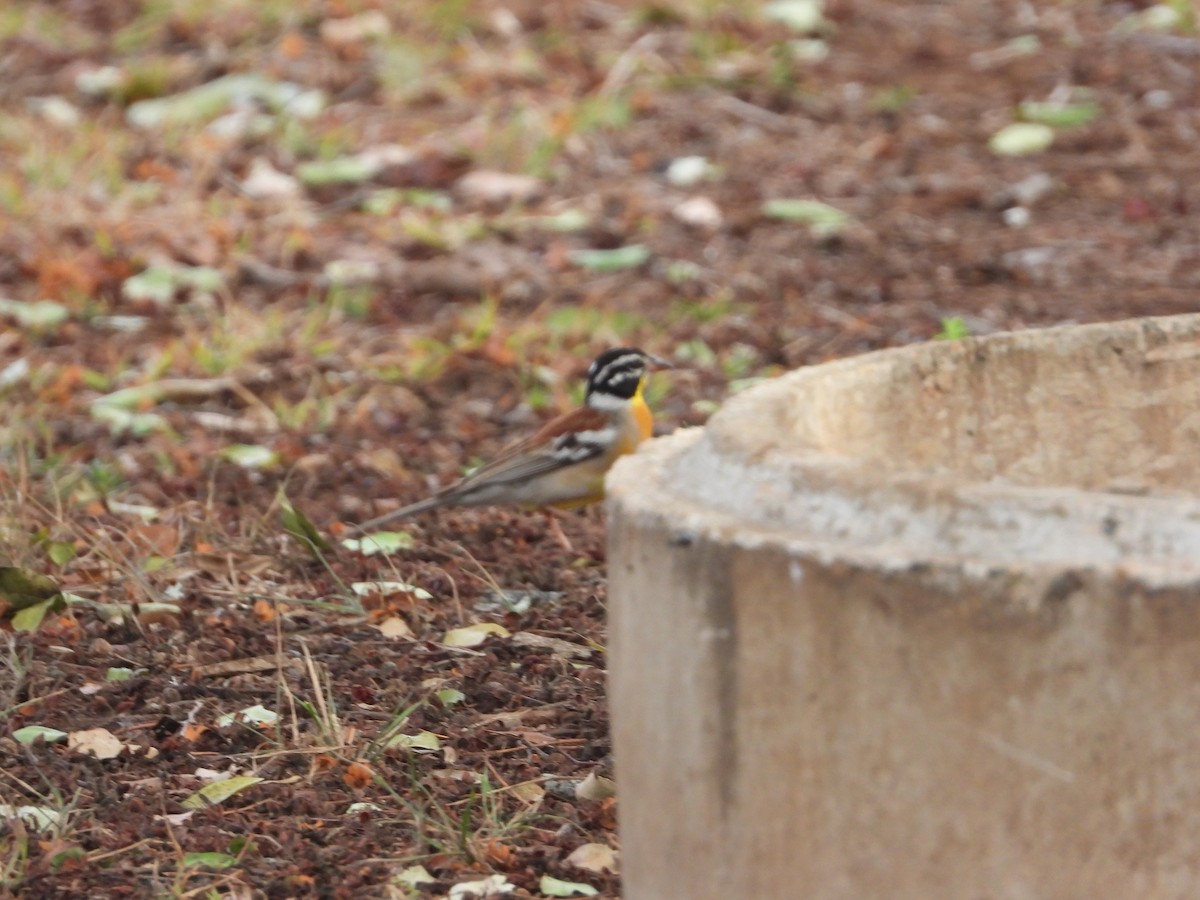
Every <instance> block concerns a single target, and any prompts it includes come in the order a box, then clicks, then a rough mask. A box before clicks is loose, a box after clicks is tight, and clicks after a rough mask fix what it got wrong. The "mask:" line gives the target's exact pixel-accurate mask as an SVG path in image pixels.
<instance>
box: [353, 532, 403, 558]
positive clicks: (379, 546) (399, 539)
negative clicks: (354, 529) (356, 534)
mask: <svg viewBox="0 0 1200 900" xmlns="http://www.w3.org/2000/svg"><path fill="white" fill-rule="evenodd" d="M413 543H414V541H413V536H412V535H411V534H409V533H408V532H407V531H379V532H376V533H375V534H368V535H364V536H363V537H361V538H344V539H343V540H342V546H343V547H345V548H346V549H347V550H353V551H355V552H356V553H361V554H362V555H363V556H375V555H376V554H380V553H381V554H383V555H385V556H386V555H387V554H389V553H395V552H397V551H399V550H411V549H412V547H413Z"/></svg>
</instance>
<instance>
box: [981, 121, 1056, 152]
mask: <svg viewBox="0 0 1200 900" xmlns="http://www.w3.org/2000/svg"><path fill="white" fill-rule="evenodd" d="M1053 143H1054V129H1053V128H1051V127H1050V126H1049V125H1043V124H1041V123H1040V122H1014V123H1013V124H1012V125H1006V126H1005V127H1003V128H1001V129H1000V130H999V131H997V132H996V133H995V134H993V135H992V138H991V140H990V141H988V147H989V148H990V149H991V151H992V152H993V153H995V154H996V155H997V156H1030V155H1032V154H1034V153H1041V152H1042V151H1044V150H1047V149H1048V148H1049V147H1050V145H1051V144H1053Z"/></svg>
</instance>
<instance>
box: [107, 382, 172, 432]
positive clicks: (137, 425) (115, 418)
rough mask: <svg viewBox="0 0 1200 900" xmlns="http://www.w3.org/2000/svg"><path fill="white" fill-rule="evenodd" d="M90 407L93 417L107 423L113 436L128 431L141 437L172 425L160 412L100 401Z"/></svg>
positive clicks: (167, 428) (166, 429) (164, 429)
mask: <svg viewBox="0 0 1200 900" xmlns="http://www.w3.org/2000/svg"><path fill="white" fill-rule="evenodd" d="M117 393H121V392H120V391H118V392H117ZM113 396H115V395H113ZM90 408H91V412H92V418H93V419H95V420H96V421H97V422H101V423H103V424H104V425H107V426H108V431H109V433H110V434H112V435H113V436H117V435H121V434H125V433H126V432H128V433H129V434H133V435H137V436H138V437H141V436H143V435H147V434H150V433H152V432H156V431H158V432H161V431H168V430H170V427H171V425H170V423H169V422H168V421H167V420H166V419H165V418H163V417H162V416H160V415H159V414H158V413H151V412H132V411H130V410H128V409H124V408H123V407H121V406H117V405H113V404H109V403H100V402H96V403H93V404H92V405H91V407H90Z"/></svg>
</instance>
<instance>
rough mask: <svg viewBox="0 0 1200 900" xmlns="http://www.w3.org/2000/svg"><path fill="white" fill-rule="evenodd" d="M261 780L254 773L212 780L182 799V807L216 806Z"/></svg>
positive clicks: (202, 807) (203, 807)
mask: <svg viewBox="0 0 1200 900" xmlns="http://www.w3.org/2000/svg"><path fill="white" fill-rule="evenodd" d="M261 781H262V779H261V778H258V777H256V776H254V775H235V776H233V777H232V778H226V779H224V780H223V781H214V782H212V783H211V784H206V785H205V786H204V787H202V788H200V790H198V791H196V793H194V794H192V795H191V796H190V797H188V798H187V799H186V800H184V801H183V807H184V809H205V808H207V807H209V806H216V805H217V804H218V803H223V802H225V801H226V800H228V799H229V798H230V797H232V796H233V795H234V794H236V793H238V792H239V791H243V790H245V789H246V788H248V787H253V786H254V785H256V784H259V783H260V782H261Z"/></svg>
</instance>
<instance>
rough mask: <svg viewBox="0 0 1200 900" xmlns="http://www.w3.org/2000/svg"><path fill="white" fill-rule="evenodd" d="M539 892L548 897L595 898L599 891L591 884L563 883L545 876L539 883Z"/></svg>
mask: <svg viewBox="0 0 1200 900" xmlns="http://www.w3.org/2000/svg"><path fill="white" fill-rule="evenodd" d="M538 892H539V893H542V894H545V895H546V896H547V897H595V896H596V895H597V894H598V893H600V892H599V891H597V890H596V889H595V888H594V887H592V886H591V885H590V884H580V883H579V882H577V881H562V880H560V879H558V878H553V877H551V876H550V875H543V876H542V879H541V881H539V882H538Z"/></svg>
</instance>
